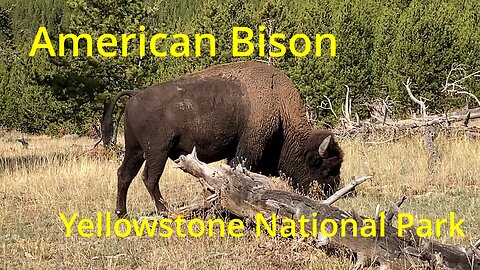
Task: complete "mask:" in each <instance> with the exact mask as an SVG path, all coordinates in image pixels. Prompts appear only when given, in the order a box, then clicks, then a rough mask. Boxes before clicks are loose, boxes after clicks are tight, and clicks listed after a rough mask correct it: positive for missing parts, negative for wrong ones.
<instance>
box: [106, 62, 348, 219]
mask: <svg viewBox="0 0 480 270" xmlns="http://www.w3.org/2000/svg"><path fill="white" fill-rule="evenodd" d="M124 95H128V96H130V97H131V98H130V99H129V100H128V101H127V104H126V107H125V157H124V160H123V162H122V165H121V166H120V168H119V169H118V193H117V209H116V213H117V215H119V216H124V215H126V198H127V191H128V187H129V186H130V183H131V182H132V180H133V178H134V177H135V176H136V175H137V173H138V171H139V170H140V167H141V166H142V164H143V162H144V161H146V165H145V170H144V173H143V181H144V183H145V186H146V188H147V190H148V192H149V193H150V196H151V197H152V199H153V200H154V201H155V206H156V209H157V211H159V212H162V211H165V210H166V208H165V205H164V204H163V198H162V195H161V194H160V189H159V179H160V176H161V175H162V172H163V169H164V167H165V163H166V161H167V158H171V159H177V158H178V157H179V156H180V155H181V154H184V155H186V154H188V153H190V152H191V151H192V149H193V147H194V146H195V147H196V149H197V155H198V158H199V159H200V160H202V161H204V162H213V161H218V160H221V159H227V161H228V162H229V164H230V165H232V166H234V165H235V164H237V163H238V162H240V161H242V162H244V164H245V166H246V167H247V168H250V169H251V170H252V171H255V172H260V173H263V174H266V175H279V174H285V175H286V176H287V177H289V178H290V183H291V185H292V186H293V187H294V188H296V189H298V190H299V191H300V192H301V193H303V194H307V193H308V192H309V190H310V187H311V185H312V183H314V182H317V183H318V184H319V185H320V186H321V187H322V191H323V193H322V194H321V195H322V196H326V195H330V194H331V193H332V192H334V191H335V190H336V189H337V187H338V185H339V179H340V167H341V164H342V161H343V154H342V151H341V150H340V147H339V146H338V144H337V143H336V142H335V140H334V138H333V135H332V133H331V132H330V131H328V130H312V129H311V126H310V125H309V123H308V121H307V118H306V111H305V106H304V104H303V102H302V100H301V98H300V95H299V94H298V92H297V90H296V89H295V87H294V85H293V83H292V82H291V81H290V80H289V79H288V77H287V76H286V75H285V74H283V73H282V72H281V71H279V70H277V69H275V68H274V67H272V66H269V65H266V64H263V63H259V62H236V63H230V64H224V65H217V66H213V67H210V68H208V69H205V70H203V71H199V72H197V73H193V74H189V75H186V76H183V77H181V78H179V79H177V80H174V81H170V82H164V83H161V84H157V85H153V86H151V87H149V88H147V89H145V90H143V91H123V92H121V93H119V94H118V95H117V96H116V97H115V99H114V100H113V101H112V103H111V106H110V107H109V109H108V110H107V111H106V113H105V115H104V117H103V121H102V137H103V141H104V144H105V145H106V146H108V145H109V144H110V142H111V138H112V135H113V123H112V113H113V109H114V106H115V103H116V102H117V101H118V99H119V98H121V97H122V96H124Z"/></svg>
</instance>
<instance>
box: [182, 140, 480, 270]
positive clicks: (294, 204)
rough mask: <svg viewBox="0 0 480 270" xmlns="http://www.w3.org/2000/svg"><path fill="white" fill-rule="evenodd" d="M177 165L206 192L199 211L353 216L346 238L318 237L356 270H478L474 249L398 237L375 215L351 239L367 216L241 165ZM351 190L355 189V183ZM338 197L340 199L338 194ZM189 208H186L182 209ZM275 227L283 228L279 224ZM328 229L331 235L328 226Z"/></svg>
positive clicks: (186, 160) (186, 161)
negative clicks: (367, 228) (368, 227)
mask: <svg viewBox="0 0 480 270" xmlns="http://www.w3.org/2000/svg"><path fill="white" fill-rule="evenodd" d="M176 163H177V164H178V165H179V166H180V168H181V169H182V170H184V171H185V172H188V173H189V174H191V175H193V176H195V177H197V178H198V179H199V181H200V183H201V184H202V186H203V187H204V189H205V191H207V193H209V194H210V195H207V194H205V193H204V194H205V198H204V200H203V201H201V203H200V204H199V202H198V201H197V205H201V206H202V207H208V206H213V205H216V207H218V206H219V207H221V208H224V209H225V210H227V211H229V212H231V213H232V214H235V215H237V216H240V217H243V218H246V219H249V220H251V221H255V220H256V215H257V214H259V213H260V214H263V216H264V217H271V216H272V214H276V215H277V220H279V219H282V218H289V219H293V220H298V219H299V218H301V217H302V216H304V217H305V218H308V219H310V220H313V219H316V221H317V225H319V224H321V222H322V221H323V220H325V219H333V220H335V221H340V220H345V219H348V218H352V219H354V220H356V221H358V228H357V229H356V230H355V228H354V227H353V225H352V224H351V223H349V224H348V225H346V226H345V230H346V234H345V237H340V226H339V231H338V233H337V234H336V235H335V236H333V237H331V238H327V237H325V236H323V235H321V234H320V230H319V229H318V228H317V231H318V232H319V233H318V236H317V240H319V243H321V244H331V245H333V246H334V247H337V248H342V249H346V250H350V251H353V252H355V253H356V254H357V258H358V261H357V265H356V266H357V267H356V268H357V269H358V268H362V267H364V266H369V265H371V264H372V263H379V264H380V267H381V269H412V268H415V267H429V268H430V269H480V250H478V249H477V248H476V247H474V246H472V247H469V248H461V247H457V246H452V245H445V244H441V243H438V242H435V241H432V240H428V239H422V238H419V237H418V236H416V235H415V234H414V233H413V232H407V233H406V235H407V236H405V237H399V236H398V230H397V228H395V227H393V226H392V225H390V222H389V220H386V221H385V222H384V220H382V218H379V217H376V218H374V219H373V223H374V224H376V226H375V228H376V229H375V230H376V236H374V237H362V236H360V234H358V236H356V237H355V236H353V231H354V230H355V231H360V228H361V227H363V222H362V221H364V220H366V217H362V216H359V215H357V214H356V213H355V212H353V213H349V212H347V211H344V210H341V209H339V208H337V207H334V206H331V205H330V204H329V203H332V202H333V201H334V199H332V200H327V201H324V202H319V201H315V200H312V199H310V198H308V197H305V196H301V195H299V194H296V193H293V192H288V191H282V190H275V189H274V188H273V185H272V182H271V180H270V179H269V178H268V177H265V176H262V175H259V174H255V173H252V172H249V171H248V170H245V169H244V168H242V167H241V166H238V167H237V168H235V169H231V168H227V167H221V168H218V169H216V168H215V169H213V168H211V167H209V166H208V165H207V164H205V163H203V162H201V161H199V160H198V159H197V157H196V153H195V149H194V151H193V153H192V154H189V155H187V156H181V157H180V158H179V159H178V160H176ZM352 186H355V183H353V184H352ZM207 196H208V197H207ZM337 197H339V196H338V194H337ZM400 204H401V203H399V205H400ZM394 206H395V207H393V208H391V209H390V211H389V212H390V213H389V214H387V215H386V217H385V219H391V218H392V217H393V215H395V214H398V210H399V208H398V206H397V205H394ZM191 209H192V208H184V210H191ZM314 213H316V214H314ZM392 213H393V214H392ZM271 222H273V220H272V221H271ZM277 223H279V224H281V222H277ZM382 223H383V224H384V225H383V226H384V231H385V235H384V236H383V237H381V236H380V228H381V227H380V226H382ZM279 224H277V225H279ZM305 225H306V226H305V229H306V231H308V232H309V233H312V232H313V229H314V228H313V227H312V222H309V223H306V224H305ZM339 225H340V222H339ZM326 228H327V231H328V232H331V230H332V226H331V225H330V226H327V227H326Z"/></svg>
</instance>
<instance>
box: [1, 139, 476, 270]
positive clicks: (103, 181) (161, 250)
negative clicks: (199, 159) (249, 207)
mask: <svg viewBox="0 0 480 270" xmlns="http://www.w3.org/2000/svg"><path fill="white" fill-rule="evenodd" d="M18 135H19V134H15V133H6V132H4V133H1V134H0V183H1V188H0V216H1V218H0V243H1V250H0V269H64V268H68V269H351V268H352V266H353V263H352V261H351V259H350V258H349V257H348V256H347V255H345V254H343V255H342V254H326V253H325V252H324V251H322V250H320V249H317V248H315V247H314V246H313V245H312V244H311V243H309V241H301V240H299V239H295V240H291V239H281V238H276V239H272V238H270V237H267V236H262V237H260V238H256V237H255V236H254V235H253V234H252V235H246V236H245V237H242V238H231V237H225V238H221V237H212V238H208V237H201V238H179V237H175V236H174V237H170V238H160V237H153V238H148V237H135V236H132V237H127V238H124V239H122V238H118V237H111V238H105V237H100V238H98V237H92V238H83V237H80V236H79V235H75V234H74V235H73V236H72V237H69V238H67V237H66V236H65V233H64V226H63V223H62V222H61V220H60V218H59V213H64V214H65V215H67V216H70V215H72V214H74V213H78V214H79V216H80V217H86V218H92V219H94V218H95V215H96V213H97V212H107V211H110V212H113V211H114V209H115V198H116V170H117V167H118V166H119V161H118V160H115V159H110V160H109V159H106V158H102V156H101V155H100V156H96V155H92V154H91V153H89V154H85V155H80V154H82V153H83V152H84V151H87V150H88V149H90V148H91V147H92V145H93V144H94V141H93V140H90V139H86V138H75V137H70V138H60V139H59V138H49V137H46V136H31V137H29V139H30V142H31V148H32V149H22V147H21V145H20V144H19V143H18V142H15V139H16V138H17V137H18ZM340 143H341V146H342V148H343V150H344V153H345V162H344V165H343V169H342V178H343V180H342V181H343V183H345V182H347V181H348V179H350V177H352V176H357V177H359V176H363V175H374V178H373V180H372V181H371V182H367V183H364V184H363V185H361V186H360V187H358V188H357V194H356V196H354V197H348V198H345V199H342V200H340V201H338V202H337V203H336V204H335V205H336V206H338V207H341V208H344V209H346V210H351V209H356V211H357V212H358V213H360V214H364V215H373V214H374V213H375V207H376V206H377V204H380V207H381V209H384V210H385V209H386V208H387V205H388V204H390V203H391V202H392V201H397V200H398V199H399V198H400V197H402V196H403V195H406V196H407V198H408V199H407V201H406V202H405V203H404V205H403V206H402V209H403V210H404V211H406V212H410V213H412V214H413V215H414V216H416V217H418V218H421V217H425V218H430V219H436V218H445V217H447V216H448V214H449V212H451V211H453V212H455V214H456V215H457V216H458V217H462V218H465V223H464V226H463V228H464V229H465V232H466V237H464V238H463V237H455V238H450V237H448V236H443V237H442V238H441V239H440V240H441V241H443V242H447V243H455V244H462V245H467V244H470V243H471V242H472V241H474V240H475V239H476V238H478V237H480V207H479V206H480V185H479V184H480V181H479V175H480V166H479V165H480V161H479V158H478V154H479V153H480V141H479V140H474V139H471V138H468V137H463V136H458V137H446V136H439V138H437V144H438V147H439V150H440V154H441V163H440V164H439V166H438V168H437V171H436V172H435V173H434V174H429V173H428V170H427V158H426V156H427V155H426V153H425V151H424V148H423V145H422V142H421V139H420V138H419V137H415V136H412V137H408V138H403V139H401V140H399V141H396V142H394V143H385V144H365V143H364V142H363V141H362V140H360V139H352V140H346V139H343V140H340ZM59 153H65V154H63V155H62V154H59ZM40 157H43V158H40ZM22 164H23V165H22ZM138 178H139V177H137V179H135V180H134V182H133V184H132V186H131V188H130V190H129V197H128V207H129V214H130V216H131V217H139V216H142V215H144V214H146V213H149V212H151V211H153V210H154V207H153V202H152V201H151V199H150V196H149V195H148V193H147V190H146V189H145V187H144V186H143V183H142V181H139V180H140V179H138ZM161 189H162V193H163V195H164V196H165V197H166V200H167V201H168V203H169V204H170V205H181V204H182V203H187V202H188V201H189V200H191V199H193V198H194V197H195V195H196V194H197V192H199V191H200V190H201V188H200V184H199V183H198V182H197V181H196V179H193V178H192V177H189V176H187V175H186V174H185V173H184V172H182V171H181V170H179V169H176V168H175V166H174V165H173V163H172V162H169V164H168V166H167V168H166V170H165V173H164V174H163V176H162V179H161Z"/></svg>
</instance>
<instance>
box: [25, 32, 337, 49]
mask: <svg viewBox="0 0 480 270" xmlns="http://www.w3.org/2000/svg"><path fill="white" fill-rule="evenodd" d="M145 31H146V29H145V26H140V27H139V30H138V33H130V34H122V35H121V36H120V37H118V36H115V35H113V34H108V33H105V34H102V35H99V36H98V37H96V38H95V37H92V36H91V35H90V34H88V33H81V34H72V33H69V34H59V36H58V38H55V40H58V45H57V46H58V48H55V46H54V44H53V43H52V41H51V40H52V39H51V38H50V35H49V33H48V31H47V28H45V27H40V28H39V29H38V31H37V34H36V36H35V39H34V41H33V44H32V47H31V50H30V53H29V55H30V56H31V57H33V56H35V55H36V54H37V52H39V51H46V52H47V53H48V54H49V55H50V56H51V57H55V56H59V57H63V56H65V55H66V54H68V53H66V50H65V48H66V47H72V50H71V51H69V52H70V54H71V55H72V56H93V55H94V50H96V53H98V55H101V56H104V57H117V56H122V57H127V56H131V55H133V56H141V57H143V56H145V55H146V54H147V53H148V52H149V53H150V54H151V55H154V56H155V57H166V56H168V55H171V56H173V57H188V56H191V55H195V56H197V57H198V56H204V55H209V56H215V55H217V45H216V44H217V42H216V38H215V36H213V35H212V34H195V35H193V36H189V35H187V34H181V33H179V34H173V35H168V34H165V33H156V34H153V35H150V34H146V32H145ZM255 43H257V44H255ZM66 44H68V46H67V45H66ZM80 44H82V45H83V46H82V47H81V46H80ZM322 45H323V48H322ZM80 48H82V49H80ZM266 48H268V50H266ZM336 48H337V45H336V40H335V36H334V35H333V34H315V36H312V37H309V36H307V35H305V34H302V33H298V34H294V35H293V36H292V37H290V38H288V39H287V37H286V35H285V34H282V33H271V34H269V35H268V36H267V34H266V28H265V26H263V25H260V26H259V27H258V29H256V30H255V31H254V30H252V29H251V28H248V27H233V28H232V41H231V49H232V56H234V57H239V56H250V55H252V54H254V53H255V50H258V51H257V52H256V53H258V56H269V57H281V56H283V55H285V53H287V51H290V52H291V53H292V54H293V55H295V56H297V57H304V56H307V55H314V56H317V57H319V56H322V53H323V55H329V56H331V57H333V56H336ZM192 51H193V52H192ZM323 51H325V52H323Z"/></svg>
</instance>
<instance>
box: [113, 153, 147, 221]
mask: <svg viewBox="0 0 480 270" xmlns="http://www.w3.org/2000/svg"><path fill="white" fill-rule="evenodd" d="M144 161H145V159H144V158H143V150H142V148H140V147H139V146H138V147H126V149H125V157H124V159H123V162H122V165H120V168H118V171H117V177H118V182H117V209H116V210H115V213H116V214H117V215H118V217H125V216H126V215H127V193H128V188H129V187H130V184H131V183H132V180H133V178H135V176H136V175H137V173H138V171H139V170H140V168H141V167H142V164H143V162H144Z"/></svg>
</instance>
